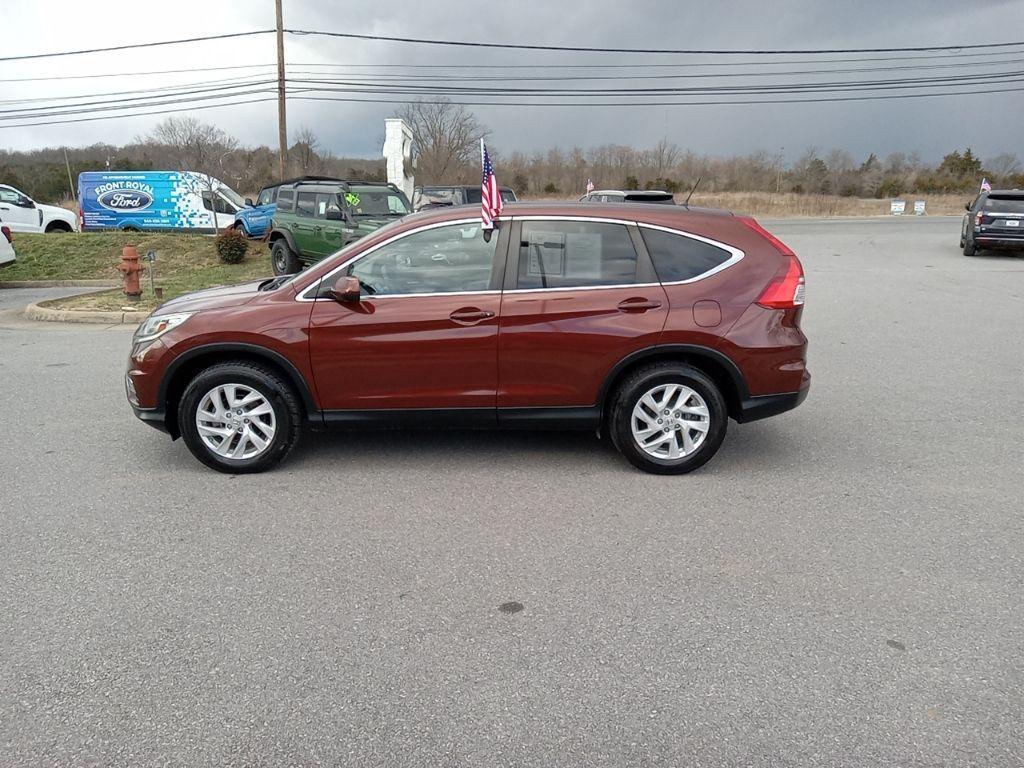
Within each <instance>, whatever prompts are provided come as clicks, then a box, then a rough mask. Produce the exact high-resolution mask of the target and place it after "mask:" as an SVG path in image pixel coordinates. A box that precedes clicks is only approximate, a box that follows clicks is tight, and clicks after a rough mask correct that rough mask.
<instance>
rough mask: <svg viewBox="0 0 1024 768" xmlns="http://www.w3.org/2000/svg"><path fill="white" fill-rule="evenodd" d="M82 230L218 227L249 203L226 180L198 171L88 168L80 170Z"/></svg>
mask: <svg viewBox="0 0 1024 768" xmlns="http://www.w3.org/2000/svg"><path fill="white" fill-rule="evenodd" d="M78 204H79V205H80V206H81V214H82V230H83V231H92V230H101V229H123V230H128V231H174V232H178V231H193V232H211V233H212V232H215V231H217V230H219V229H226V228H228V227H230V226H232V225H233V224H234V223H235V214H236V213H238V211H239V209H241V208H242V207H243V206H244V205H245V201H244V200H243V199H242V197H241V195H239V194H238V193H237V192H235V190H233V189H232V188H231V187H229V186H228V185H227V184H225V183H224V182H222V181H220V180H218V179H215V178H214V177H212V176H207V175H206V174H205V173H195V172H193V171H87V172H85V173H81V174H79V175H78Z"/></svg>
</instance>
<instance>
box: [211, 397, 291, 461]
mask: <svg viewBox="0 0 1024 768" xmlns="http://www.w3.org/2000/svg"><path fill="white" fill-rule="evenodd" d="M196 429H197V430H198V431H199V437H200V439H201V440H202V441H203V444H204V445H205V446H206V447H207V448H208V449H209V450H210V451H211V452H213V453H215V454H216V455H218V456H220V457H222V458H225V459H228V460H236V461H241V460H243V459H253V458H255V457H257V456H259V455H260V454H262V453H263V452H264V451H266V450H267V448H269V447H270V444H271V443H272V442H273V441H274V434H275V433H276V431H277V417H276V416H275V414H274V408H273V406H272V405H271V404H270V402H269V401H268V400H267V398H266V397H264V396H263V395H262V394H261V393H260V392H259V391H258V390H255V389H253V388H252V387H249V386H246V385H245V384H220V385H218V386H216V387H214V388H213V389H211V390H210V391H209V392H207V393H206V394H205V395H203V398H202V400H200V401H199V407H198V408H197V409H196Z"/></svg>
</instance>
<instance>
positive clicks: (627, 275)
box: [518, 221, 636, 288]
mask: <svg viewBox="0 0 1024 768" xmlns="http://www.w3.org/2000/svg"><path fill="white" fill-rule="evenodd" d="M635 282H636V250H635V249H634V248H633V241H632V240H630V238H629V232H628V231H627V229H626V227H625V225H623V224H599V223H594V222H589V221H524V222H523V230H522V240H521V242H520V244H519V281H518V287H519V288H578V287H583V286H589V285H629V284H630V283H635Z"/></svg>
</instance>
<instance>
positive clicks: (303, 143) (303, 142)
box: [288, 125, 321, 176]
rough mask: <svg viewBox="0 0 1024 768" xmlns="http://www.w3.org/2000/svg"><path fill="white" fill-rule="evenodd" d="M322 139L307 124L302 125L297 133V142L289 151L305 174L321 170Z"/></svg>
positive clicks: (292, 158)
mask: <svg viewBox="0 0 1024 768" xmlns="http://www.w3.org/2000/svg"><path fill="white" fill-rule="evenodd" d="M319 150H320V140H319V139H317V137H316V134H314V133H313V131H312V130H310V129H309V128H307V127H306V126H304V125H303V126H300V127H299V130H298V131H297V132H296V133H295V143H294V144H292V148H291V149H290V150H289V151H288V154H289V155H291V160H292V162H293V163H294V164H295V165H296V166H297V167H298V169H299V171H300V172H301V174H302V175H303V176H305V175H306V174H310V173H317V172H319V170H320V165H321V162H320V152H319Z"/></svg>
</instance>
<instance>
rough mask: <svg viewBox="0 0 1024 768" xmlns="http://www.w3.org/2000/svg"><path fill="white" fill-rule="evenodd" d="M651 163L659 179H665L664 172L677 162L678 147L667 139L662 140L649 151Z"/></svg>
mask: <svg viewBox="0 0 1024 768" xmlns="http://www.w3.org/2000/svg"><path fill="white" fill-rule="evenodd" d="M651 161H652V165H654V168H655V172H656V173H657V174H658V178H659V179H663V178H665V172H666V171H668V169H669V168H671V167H672V166H674V165H675V164H676V163H678V162H679V147H678V146H676V144H675V143H674V142H671V141H669V140H668V139H662V140H661V141H659V142H658V143H657V144H655V145H654V149H652V150H651Z"/></svg>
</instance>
